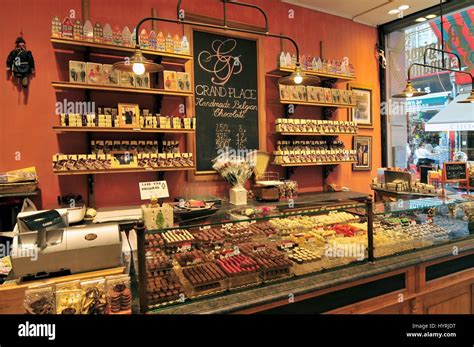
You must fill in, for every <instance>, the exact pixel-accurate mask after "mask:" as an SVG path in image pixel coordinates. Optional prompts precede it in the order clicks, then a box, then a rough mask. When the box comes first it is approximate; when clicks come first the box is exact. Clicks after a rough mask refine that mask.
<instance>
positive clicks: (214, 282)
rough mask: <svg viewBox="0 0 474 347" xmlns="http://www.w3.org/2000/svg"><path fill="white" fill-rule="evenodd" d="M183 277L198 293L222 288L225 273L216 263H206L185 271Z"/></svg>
mask: <svg viewBox="0 0 474 347" xmlns="http://www.w3.org/2000/svg"><path fill="white" fill-rule="evenodd" d="M183 275H184V277H186V279H187V280H188V281H189V282H190V283H191V285H192V286H193V287H194V288H195V289H196V290H197V291H204V290H208V289H213V288H220V287H221V284H220V283H219V281H222V280H224V279H226V275H225V273H224V272H223V271H222V270H221V269H220V268H219V266H217V265H216V264H215V263H206V264H202V265H196V266H192V267H187V268H184V269H183Z"/></svg>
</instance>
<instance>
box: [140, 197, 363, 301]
mask: <svg viewBox="0 0 474 347" xmlns="http://www.w3.org/2000/svg"><path fill="white" fill-rule="evenodd" d="M361 200H364V202H361ZM365 200H366V198H365V197H364V198H363V199H359V201H355V200H346V199H342V200H341V199H338V200H337V201H331V202H327V201H326V202H323V201H320V200H313V199H311V197H310V198H306V199H302V198H298V199H297V200H290V201H288V202H285V203H276V204H255V205H246V206H244V207H238V208H237V207H235V206H231V205H223V206H221V207H220V208H219V209H218V211H217V212H215V213H214V214H213V215H211V216H208V217H206V218H205V219H204V220H203V219H202V218H199V219H195V220H194V219H190V220H187V221H186V222H182V223H181V225H180V226H179V227H173V228H168V229H162V230H147V231H146V232H145V240H144V252H141V253H142V256H143V257H144V258H145V259H144V260H143V261H142V262H141V264H143V263H144V264H146V273H145V272H142V274H141V276H140V279H139V281H140V290H141V291H143V290H145V291H146V295H144V293H141V301H143V300H145V301H146V304H145V305H144V303H143V302H142V303H141V305H142V308H143V307H146V308H147V309H148V310H159V309H160V308H162V307H165V306H166V307H169V305H184V304H186V303H188V302H192V301H194V300H198V299H202V298H205V297H209V296H215V295H227V294H230V293H232V292H234V291H237V290H239V291H241V290H245V289H246V288H251V287H254V286H265V285H267V284H270V283H275V282H276V281H291V280H293V279H294V278H295V277H299V276H305V275H308V274H314V273H318V272H321V271H325V270H329V269H335V268H340V267H344V266H351V265H354V264H360V263H363V262H365V261H367V260H368V259H369V257H370V254H369V239H370V237H369V235H371V226H372V223H371V211H372V203H371V201H365ZM139 247H140V246H139ZM139 254H140V251H139ZM145 277H146V278H145Z"/></svg>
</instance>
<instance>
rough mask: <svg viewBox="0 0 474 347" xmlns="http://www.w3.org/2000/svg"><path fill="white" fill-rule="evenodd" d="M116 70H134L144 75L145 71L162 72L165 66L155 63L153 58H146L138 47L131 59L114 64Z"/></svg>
mask: <svg viewBox="0 0 474 347" xmlns="http://www.w3.org/2000/svg"><path fill="white" fill-rule="evenodd" d="M113 66H114V69H115V70H119V71H126V72H134V73H135V74H137V75H143V74H144V73H155V72H161V71H163V70H164V69H165V68H164V66H163V65H161V64H157V63H154V62H153V61H151V60H148V59H146V58H145V57H144V56H143V54H142V51H141V50H140V49H136V50H135V53H134V54H133V56H132V57H131V58H130V60H128V59H126V60H123V61H119V62H118V63H115V64H114V65H113Z"/></svg>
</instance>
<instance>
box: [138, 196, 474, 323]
mask: <svg viewBox="0 0 474 347" xmlns="http://www.w3.org/2000/svg"><path fill="white" fill-rule="evenodd" d="M337 194H340V195H339V196H338V197H336V196H337ZM351 194H353V195H352V196H351ZM473 212H474V207H473V204H472V202H470V201H468V200H465V199H464V198H462V197H451V198H449V199H438V198H430V199H421V200H420V199H418V200H407V201H399V202H396V203H379V204H375V205H373V204H372V202H371V200H369V199H367V197H366V196H364V195H362V194H356V193H333V194H319V195H318V194H312V195H306V196H303V197H300V198H299V199H295V200H294V201H288V202H287V203H285V204H283V203H279V204H265V205H263V204H256V205H252V206H244V207H239V208H235V207H234V208H232V207H230V206H222V207H221V208H220V210H219V211H218V212H217V213H216V214H214V215H213V216H212V217H210V218H209V219H207V220H206V221H205V222H196V223H195V224H193V223H188V224H187V225H186V226H181V227H179V228H170V229H164V230H149V231H144V230H142V229H141V228H138V230H137V232H138V235H139V263H140V269H141V271H140V274H139V286H140V303H141V311H142V312H145V311H146V312H148V313H158V314H161V313H162V314H171V313H176V314H184V313H189V314H195V313H255V312H263V313H326V312H328V313H330V312H332V313H372V312H373V313H471V312H472V307H473V303H474V301H473V288H474V286H473V284H474V269H473V266H474V239H473V237H472V233H474V228H473V223H472V217H473Z"/></svg>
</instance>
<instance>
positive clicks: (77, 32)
mask: <svg viewBox="0 0 474 347" xmlns="http://www.w3.org/2000/svg"><path fill="white" fill-rule="evenodd" d="M82 36H83V27H82V23H81V21H80V20H79V19H78V20H76V21H75V22H74V27H73V34H72V37H73V39H74V40H82Z"/></svg>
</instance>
